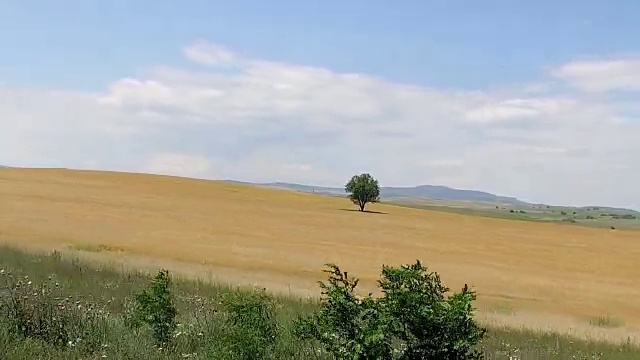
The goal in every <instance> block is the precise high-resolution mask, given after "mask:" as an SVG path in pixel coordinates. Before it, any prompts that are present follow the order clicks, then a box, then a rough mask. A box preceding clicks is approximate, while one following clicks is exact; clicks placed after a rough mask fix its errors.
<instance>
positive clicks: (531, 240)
mask: <svg viewBox="0 0 640 360" xmlns="http://www.w3.org/2000/svg"><path fill="white" fill-rule="evenodd" d="M354 210H355V207H354V206H353V205H352V204H351V203H350V202H349V201H348V200H346V199H339V198H332V197H324V196H318V195H312V194H301V193H296V192H291V191H285V190H275V189H264V188H259V187H254V186H248V185H237V184H230V183H225V182H216V181H204V180H195V179H185V178H178V177H169V176H156V175H145V174H131V173H117V172H99V171H76V170H63V169H0V240H1V241H2V242H3V243H6V244H9V245H13V246H18V247H23V248H29V249H33V250H45V249H46V250H52V249H59V250H62V251H75V252H77V253H79V254H81V255H82V256H86V257H87V258H93V259H95V260H96V261H110V262H113V263H121V264H126V265H127V266H134V267H146V266H164V267H167V268H169V269H171V270H174V271H178V272H182V273H184V274H188V275H192V276H199V277H204V278H214V279H215V280H218V281H221V280H222V281H228V282H233V283H251V284H256V285H259V286H265V287H267V288H269V289H271V290H274V291H289V292H295V293H300V294H317V293H318V288H317V281H318V280H321V279H323V274H322V273H321V270H322V269H323V266H324V264H325V263H327V262H333V263H337V264H338V265H340V267H341V268H342V269H344V270H347V271H349V273H350V274H353V275H355V276H358V277H359V278H360V279H361V281H362V284H363V291H365V290H373V289H375V280H376V279H377V278H378V275H379V273H380V269H381V265H382V264H389V265H400V264H404V263H410V262H414V261H415V260H416V259H420V260H421V261H422V262H423V263H424V264H425V265H427V266H428V267H429V269H430V270H432V271H437V272H438V273H440V275H441V277H442V279H443V281H444V283H445V284H446V285H448V286H449V287H451V288H453V289H454V290H458V288H460V287H461V286H462V285H463V284H464V283H468V284H469V285H470V286H472V287H473V288H475V289H476V290H477V291H478V300H477V307H478V309H479V316H480V317H482V318H484V319H485V321H489V322H498V323H501V324H507V325H513V326H520V325H524V326H528V327H534V328H541V329H546V328H550V329H553V330H560V331H564V332H570V333H574V334H576V335H585V336H604V337H609V338H612V339H617V338H623V337H627V336H631V337H632V338H634V337H635V336H637V335H640V287H639V286H638V283H639V279H640V232H637V231H621V230H608V229H607V230H603V229H590V228H582V227H577V226H570V225H562V224H544V223H533V222H523V221H515V220H503V219H490V218H481V217H473V216H467V215H458V214H450V213H444V212H434V211H427V210H418V209H409V208H402V207H397V206H390V205H384V204H374V205H372V206H370V210H373V211H376V212H379V213H360V212H357V211H354ZM603 319H606V321H605V320H603Z"/></svg>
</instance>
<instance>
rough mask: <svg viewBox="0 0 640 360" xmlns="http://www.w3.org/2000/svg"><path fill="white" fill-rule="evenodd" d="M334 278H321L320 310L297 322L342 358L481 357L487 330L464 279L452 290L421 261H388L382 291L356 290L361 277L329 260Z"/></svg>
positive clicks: (457, 359) (303, 332) (307, 336)
mask: <svg viewBox="0 0 640 360" xmlns="http://www.w3.org/2000/svg"><path fill="white" fill-rule="evenodd" d="M327 266H328V267H329V269H330V270H325V272H326V273H328V274H329V283H328V284H325V283H323V282H320V287H321V288H322V290H323V292H322V294H323V298H322V299H321V305H320V310H319V311H318V312H317V313H315V314H313V315H312V316H310V317H307V318H301V319H300V320H299V322H298V329H297V332H298V334H299V336H300V337H301V338H303V339H311V340H315V341H318V342H319V343H320V344H321V345H322V346H323V347H324V348H325V349H326V351H328V352H329V353H331V354H333V356H335V357H336V358H337V359H354V360H359V359H403V360H404V359H406V360H413V359H442V360H448V359H451V360H453V359H455V360H461V359H479V358H480V353H479V351H477V349H476V347H477V344H478V343H479V342H480V341H481V340H482V338H483V336H484V334H485V330H484V329H483V328H481V327H480V326H479V325H478V324H477V323H476V322H475V321H474V319H473V308H472V306H471V305H472V302H473V300H475V293H474V292H473V291H471V290H469V288H468V287H467V286H466V285H465V287H464V288H463V289H462V291H461V292H460V293H455V294H453V295H452V296H449V297H445V294H446V293H447V292H448V291H449V289H448V288H446V287H444V286H443V285H442V284H441V282H440V277H439V275H438V274H436V273H429V272H427V269H426V268H425V267H423V266H422V264H421V263H420V262H419V261H416V263H415V264H412V265H405V266H402V267H400V268H394V267H390V266H383V269H382V276H381V279H380V280H379V282H378V284H379V286H380V288H381V289H382V292H383V296H382V297H381V298H378V299H374V298H373V297H372V296H371V294H369V295H368V296H367V297H364V298H359V297H358V296H357V295H356V294H355V289H356V287H357V285H358V279H352V278H349V277H348V274H347V273H346V272H342V271H341V270H340V269H339V268H338V267H337V266H336V265H333V264H328V265H327Z"/></svg>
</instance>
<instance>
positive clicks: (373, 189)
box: [344, 173, 380, 211]
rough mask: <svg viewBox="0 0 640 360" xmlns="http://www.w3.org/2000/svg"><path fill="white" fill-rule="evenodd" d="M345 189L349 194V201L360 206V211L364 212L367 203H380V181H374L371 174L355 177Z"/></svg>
mask: <svg viewBox="0 0 640 360" xmlns="http://www.w3.org/2000/svg"><path fill="white" fill-rule="evenodd" d="M344 189H345V191H346V192H347V193H349V199H351V201H352V202H353V203H354V204H356V205H358V207H359V208H360V211H364V207H365V206H366V205H367V203H374V202H378V201H380V186H379V185H378V180H376V179H374V178H373V176H371V175H370V174H367V173H364V174H360V175H354V176H353V177H352V178H351V180H349V182H348V183H347V185H345V187H344Z"/></svg>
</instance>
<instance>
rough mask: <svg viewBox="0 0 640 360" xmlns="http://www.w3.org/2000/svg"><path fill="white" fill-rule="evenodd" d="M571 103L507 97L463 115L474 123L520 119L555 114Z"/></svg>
mask: <svg viewBox="0 0 640 360" xmlns="http://www.w3.org/2000/svg"><path fill="white" fill-rule="evenodd" d="M571 103H572V102H571V101H569V100H565V99H509V100H505V101H501V102H499V103H495V104H487V105H483V106H481V107H479V108H476V109H473V110H471V111H469V112H467V113H466V114H465V117H466V119H467V120H469V121H470V122H475V123H494V122H505V121H512V120H522V119H527V118H536V117H540V116H552V115H555V114H557V113H558V112H560V111H562V110H563V109H564V108H566V107H567V106H570V105H571Z"/></svg>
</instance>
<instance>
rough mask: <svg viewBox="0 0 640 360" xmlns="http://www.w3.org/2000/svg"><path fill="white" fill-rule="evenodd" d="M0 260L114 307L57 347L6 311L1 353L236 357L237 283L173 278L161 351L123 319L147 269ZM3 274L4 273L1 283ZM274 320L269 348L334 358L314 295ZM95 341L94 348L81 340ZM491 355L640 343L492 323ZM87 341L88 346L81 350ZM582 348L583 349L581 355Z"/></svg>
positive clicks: (610, 352)
mask: <svg viewBox="0 0 640 360" xmlns="http://www.w3.org/2000/svg"><path fill="white" fill-rule="evenodd" d="M0 264H2V265H1V268H2V269H3V270H4V273H5V274H6V273H8V272H12V273H14V274H16V275H17V276H20V277H25V276H26V277H28V279H29V280H30V281H33V282H34V283H38V282H41V281H47V280H48V279H49V278H51V279H52V280H50V281H56V282H58V283H59V284H60V288H61V289H63V291H64V295H72V296H73V297H74V299H80V298H82V299H86V300H87V301H88V302H89V303H93V304H97V305H98V306H100V307H101V308H104V310H105V313H106V314H108V315H107V316H106V317H105V318H104V319H103V321H102V322H101V323H100V326H99V327H97V328H96V327H94V328H96V329H99V330H98V331H95V333H94V334H89V335H88V336H87V338H86V339H81V340H79V341H74V342H73V344H72V345H67V346H63V347H54V346H52V345H49V344H48V343H46V342H43V341H38V340H34V339H21V338H16V337H15V336H13V335H11V334H10V333H8V331H7V327H6V321H7V319H5V318H2V317H1V316H0V353H2V354H4V355H3V359H7V360H12V359H16V360H17V359H35V358H46V359H80V358H85V359H86V358H109V359H177V358H194V359H205V358H206V359H231V358H232V357H231V356H230V355H229V353H228V347H229V342H228V339H229V335H230V334H232V333H233V329H231V328H230V327H229V326H230V325H229V323H227V322H225V321H223V320H221V318H218V317H215V316H214V315H213V314H214V311H215V310H221V309H220V306H219V304H220V301H221V300H222V299H224V298H225V296H229V295H230V294H233V293H235V292H237V291H241V292H250V291H252V290H250V289H248V288H233V287H228V286H218V285H216V284H212V283H208V282H203V281H195V280H192V279H184V278H179V277H176V278H174V281H173V285H172V291H174V294H175V299H176V304H177V308H178V311H179V317H178V322H179V326H178V328H177V331H176V333H175V334H174V340H173V341H174V345H173V346H172V347H170V348H169V349H165V350H163V351H160V350H158V349H157V348H156V347H154V344H153V340H152V338H151V336H150V334H149V333H148V332H142V333H135V332H134V331H133V330H130V329H129V328H127V327H126V326H125V323H124V320H123V319H124V318H123V314H124V313H125V310H126V308H127V299H130V298H131V295H132V293H133V292H135V291H138V290H140V289H142V288H143V287H145V286H146V285H147V284H148V283H149V281H150V277H149V274H147V273H143V272H133V273H131V272H122V271H114V270H112V269H109V268H104V267H102V268H101V267H96V266H93V265H91V264H85V263H82V262H81V261H79V260H77V259H75V258H68V257H66V256H63V255H61V254H60V253H53V254H51V255H46V254H44V255H34V254H28V253H25V252H21V251H17V250H15V249H11V248H7V247H0ZM4 279H5V278H4V277H2V276H0V286H2V285H4V284H3V283H2V281H3V280H4ZM275 301H276V309H277V312H276V321H277V325H278V328H279V329H280V331H279V336H278V337H277V339H276V341H275V346H274V347H273V348H272V349H271V353H270V354H269V357H268V358H270V359H329V357H328V356H326V355H324V354H323V353H322V351H320V350H319V349H318V348H317V347H315V345H313V344H306V343H301V342H300V341H299V340H298V339H297V338H295V337H294V336H293V335H292V323H293V319H295V318H296V317H297V316H298V315H300V314H307V313H309V312H310V311H313V310H314V308H315V306H316V303H314V302H313V301H312V300H304V299H300V298H296V297H290V296H278V295H276V296H275ZM87 342H95V344H96V346H95V347H94V348H93V350H92V351H89V352H88V350H86V348H83V346H82V344H83V343H87ZM481 347H482V349H483V351H484V354H485V356H486V358H487V359H509V356H513V355H518V356H519V357H518V359H521V360H527V359H531V360H537V359H551V360H553V359H611V360H626V359H637V358H638V357H639V356H640V348H637V347H635V346H634V345H631V344H623V345H612V344H608V343H605V342H600V341H585V340H579V339H574V338H572V337H570V336H567V335H561V334H555V333H543V332H536V331H531V330H526V329H521V330H513V329H508V328H503V327H493V328H489V333H488V336H487V338H486V339H485V340H484V341H483V343H482V345H481ZM83 349H84V350H83ZM581 356H582V357H581Z"/></svg>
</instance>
